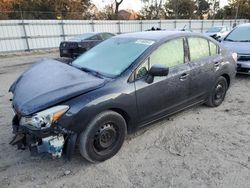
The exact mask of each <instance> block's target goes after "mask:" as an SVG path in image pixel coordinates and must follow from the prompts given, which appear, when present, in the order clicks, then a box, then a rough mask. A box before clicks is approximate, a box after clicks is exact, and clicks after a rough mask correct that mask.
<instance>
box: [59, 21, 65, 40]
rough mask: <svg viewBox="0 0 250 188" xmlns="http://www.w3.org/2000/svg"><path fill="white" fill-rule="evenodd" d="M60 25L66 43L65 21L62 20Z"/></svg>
mask: <svg viewBox="0 0 250 188" xmlns="http://www.w3.org/2000/svg"><path fill="white" fill-rule="evenodd" d="M59 24H60V25H61V30H62V34H61V37H62V39H63V40H64V41H65V31H64V24H65V23H64V22H63V19H62V20H61V22H60V23H59Z"/></svg>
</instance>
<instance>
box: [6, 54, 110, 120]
mask: <svg viewBox="0 0 250 188" xmlns="http://www.w3.org/2000/svg"><path fill="white" fill-rule="evenodd" d="M104 83H105V80H104V79H101V78H98V77H95V76H93V75H91V74H88V73H86V72H83V71H81V70H79V69H77V68H75V67H72V66H69V65H67V64H64V63H61V62H59V61H56V60H52V59H44V60H42V61H41V62H39V63H37V64H35V65H33V66H32V67H31V68H30V69H28V70H27V71H26V72H24V73H23V74H22V75H21V76H20V77H19V78H18V79H17V80H16V81H15V82H14V83H13V84H12V86H11V87H10V90H9V91H10V92H12V93H13V102H12V104H13V107H14V109H15V110H16V111H17V113H20V114H21V115H30V114H33V113H35V112H38V111H41V110H43V109H45V108H48V107H50V106H53V105H56V104H58V103H60V102H63V101H65V100H67V99H70V98H72V97H75V96H78V95H81V94H84V93H86V92H89V91H91V90H95V89H97V88H99V87H102V86H103V85H104Z"/></svg>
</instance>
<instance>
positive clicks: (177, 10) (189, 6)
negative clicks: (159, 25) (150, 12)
mask: <svg viewBox="0 0 250 188" xmlns="http://www.w3.org/2000/svg"><path fill="white" fill-rule="evenodd" d="M165 9H166V12H167V15H168V16H169V18H176V19H190V18H194V17H195V15H194V11H195V9H196V6H195V2H194V1H193V0H169V1H168V2H167V3H166V4H165Z"/></svg>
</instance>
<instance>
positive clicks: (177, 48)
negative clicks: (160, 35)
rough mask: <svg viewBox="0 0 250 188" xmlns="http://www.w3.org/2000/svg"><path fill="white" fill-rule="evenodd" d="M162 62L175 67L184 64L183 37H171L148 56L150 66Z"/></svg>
mask: <svg viewBox="0 0 250 188" xmlns="http://www.w3.org/2000/svg"><path fill="white" fill-rule="evenodd" d="M154 64H162V65H165V66H166V67H169V68H171V67H175V66H177V65H180V64H184V44H183V38H178V39H173V40H170V41H169V42H167V43H165V44H163V45H162V46H160V47H159V48H158V49H156V50H155V51H154V52H153V53H152V55H151V56H150V66H152V65H154Z"/></svg>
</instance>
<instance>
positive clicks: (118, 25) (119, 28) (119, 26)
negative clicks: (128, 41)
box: [117, 20, 121, 34]
mask: <svg viewBox="0 0 250 188" xmlns="http://www.w3.org/2000/svg"><path fill="white" fill-rule="evenodd" d="M117 27H118V34H121V21H120V20H119V21H118V22H117Z"/></svg>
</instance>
